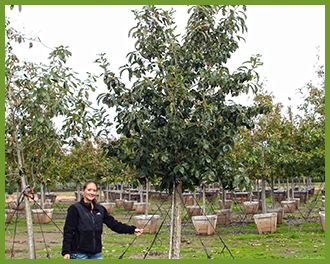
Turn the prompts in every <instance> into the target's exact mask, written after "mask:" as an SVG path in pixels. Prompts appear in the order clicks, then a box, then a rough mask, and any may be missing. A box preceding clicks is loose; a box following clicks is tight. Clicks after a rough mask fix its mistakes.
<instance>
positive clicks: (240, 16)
mask: <svg viewBox="0 0 330 264" xmlns="http://www.w3.org/2000/svg"><path fill="white" fill-rule="evenodd" d="M244 11H245V6H243V7H240V6H193V7H191V8H190V9H189V10H188V12H189V13H190V14H191V15H190V18H189V19H188V22H187V26H186V32H185V34H184V35H183V36H182V37H181V38H180V35H177V34H176V33H175V22H174V18H173V13H174V10H173V9H171V10H169V11H165V10H162V9H159V8H157V7H155V6H144V7H143V8H142V10H140V11H134V14H135V19H136V20H137V25H136V27H133V28H132V29H131V30H130V32H129V34H130V36H132V37H133V38H135V39H136V43H135V50H134V51H132V52H130V53H128V54H127V59H128V63H127V64H125V65H123V66H122V67H121V70H122V71H121V74H123V73H124V72H127V73H128V77H129V80H130V81H131V82H132V85H129V86H126V84H124V83H123V82H122V81H121V78H120V76H116V75H115V74H114V73H113V72H111V71H110V70H109V65H110V64H109V62H108V61H107V59H106V58H105V55H104V54H102V55H101V56H100V58H99V59H98V60H97V62H98V63H100V66H101V67H102V68H103V69H104V82H105V83H106V85H107V87H108V89H109V93H106V94H102V95H100V96H99V97H98V99H99V100H101V101H102V102H103V103H105V104H107V105H108V106H109V107H114V106H115V107H116V111H117V116H116V121H117V122H118V125H117V132H118V133H119V134H123V135H124V136H125V140H124V138H123V143H122V144H125V146H126V147H127V149H128V151H126V152H123V151H122V159H123V160H125V161H126V162H127V163H128V164H130V165H131V166H132V167H135V168H137V169H138V170H139V171H140V172H141V173H142V174H144V175H145V177H147V178H148V179H150V180H151V181H152V180H153V179H156V178H159V177H160V178H161V184H160V189H170V190H171V187H172V182H173V181H182V183H183V187H184V188H190V189H193V188H194V186H196V185H199V184H200V183H201V182H202V181H204V180H209V181H216V180H217V172H216V170H217V168H216V167H217V166H221V163H218V162H216V161H217V160H218V159H221V157H223V156H224V155H225V154H226V153H228V152H230V151H231V149H232V146H233V144H234V142H235V138H236V137H237V135H238V132H239V127H241V126H246V127H248V128H252V127H253V126H254V124H253V122H252V117H254V116H255V115H257V114H260V113H263V112H266V111H268V108H267V107H266V106H264V105H262V104H260V105H258V106H251V107H245V106H242V105H240V104H235V103H234V102H227V101H226V97H227V96H228V95H231V96H233V97H235V96H238V95H239V94H241V93H242V92H248V91H249V90H251V89H252V90H253V91H256V90H257V87H258V84H257V81H258V74H257V72H256V68H257V67H258V66H260V65H262V63H261V62H260V56H259V55H257V56H252V57H251V58H250V61H247V62H245V63H244V64H243V65H242V66H240V67H239V68H238V69H237V70H236V71H234V72H230V71H229V69H228V68H227V67H226V63H227V61H228V59H230V57H231V55H232V53H234V52H235V51H236V50H237V49H238V43H239V40H240V39H242V37H241V36H240V34H241V33H244V32H245V31H246V30H247V28H246V25H245V18H246V16H245V13H244ZM128 154H129V155H128Z"/></svg>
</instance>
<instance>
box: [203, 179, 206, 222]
mask: <svg viewBox="0 0 330 264" xmlns="http://www.w3.org/2000/svg"><path fill="white" fill-rule="evenodd" d="M205 207H206V206H205V185H204V184H203V215H204V216H206V213H205Z"/></svg>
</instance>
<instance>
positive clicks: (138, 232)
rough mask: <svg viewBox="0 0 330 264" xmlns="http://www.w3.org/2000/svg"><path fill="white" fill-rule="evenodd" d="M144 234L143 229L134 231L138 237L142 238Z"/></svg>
mask: <svg viewBox="0 0 330 264" xmlns="http://www.w3.org/2000/svg"><path fill="white" fill-rule="evenodd" d="M142 234H143V229H137V228H136V229H135V231H134V235H136V236H141V235H142Z"/></svg>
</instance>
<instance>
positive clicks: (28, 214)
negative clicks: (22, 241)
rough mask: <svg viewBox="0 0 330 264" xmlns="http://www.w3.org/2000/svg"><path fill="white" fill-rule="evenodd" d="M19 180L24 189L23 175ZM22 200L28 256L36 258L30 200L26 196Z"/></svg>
mask: <svg viewBox="0 0 330 264" xmlns="http://www.w3.org/2000/svg"><path fill="white" fill-rule="evenodd" d="M21 181H22V188H23V189H24V188H25V186H26V182H25V176H22V177H21ZM24 200H25V212H26V226H27V232H28V247H29V258H30V259H36V251H35V245H34V233H33V223H32V212H31V207H30V201H29V198H28V197H25V198H24Z"/></svg>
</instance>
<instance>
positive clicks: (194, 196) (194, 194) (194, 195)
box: [193, 189, 197, 206]
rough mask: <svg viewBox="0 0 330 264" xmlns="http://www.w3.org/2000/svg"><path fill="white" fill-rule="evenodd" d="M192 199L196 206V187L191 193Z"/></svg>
mask: <svg viewBox="0 0 330 264" xmlns="http://www.w3.org/2000/svg"><path fill="white" fill-rule="evenodd" d="M193 199H194V206H196V205H197V201H196V199H197V197H196V189H195V190H194V193H193Z"/></svg>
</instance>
